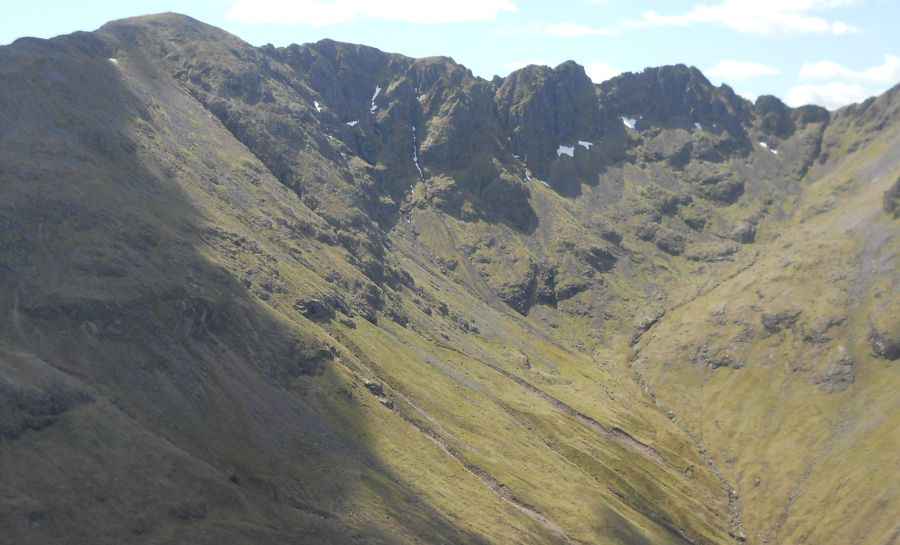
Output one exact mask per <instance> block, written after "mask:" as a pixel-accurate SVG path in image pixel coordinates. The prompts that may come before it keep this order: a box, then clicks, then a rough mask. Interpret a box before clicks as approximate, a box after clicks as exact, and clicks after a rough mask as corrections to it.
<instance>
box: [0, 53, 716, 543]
mask: <svg viewBox="0 0 900 545" xmlns="http://www.w3.org/2000/svg"><path fill="white" fill-rule="evenodd" d="M4 54H5V55H7V59H8V61H9V62H5V63H4V66H5V70H6V71H7V73H6V74H5V77H6V78H7V81H10V80H11V79H13V78H17V81H18V83H17V84H16V85H15V86H11V87H9V88H7V91H6V94H5V95H4V96H5V97H10V98H9V99H5V100H16V101H17V102H16V103H15V104H10V103H9V102H7V103H6V104H5V108H4V116H5V122H4V125H5V126H7V127H12V126H18V127H20V128H21V129H20V130H17V131H15V132H6V133H4V145H3V153H4V157H3V164H4V166H5V170H4V178H3V184H2V186H0V187H2V191H3V202H4V203H6V206H7V207H8V208H7V211H8V212H9V216H8V217H9V218H10V222H11V223H10V224H9V225H8V227H9V229H7V230H6V231H5V234H4V236H5V237H6V238H5V239H4V246H3V248H4V251H5V252H6V253H5V256H6V258H5V262H6V263H9V264H11V266H12V267H15V268H10V269H5V270H4V276H3V278H2V279H3V282H4V286H5V288H4V290H3V296H2V297H3V308H5V309H6V311H5V312H4V314H3V320H4V322H3V323H4V326H3V328H2V331H3V332H4V333H3V337H2V343H3V351H2V366H3V370H4V371H3V373H4V379H5V381H6V382H5V384H6V386H5V388H6V389H5V390H3V392H4V398H3V399H4V400H5V401H6V402H11V405H9V407H8V408H9V409H10V411H11V412H9V413H7V415H8V417H9V418H10V420H9V421H4V432H5V433H4V436H3V438H2V439H0V445H2V448H0V464H2V471H0V475H2V477H0V478H2V488H3V489H4V490H5V491H6V492H5V495H4V496H3V499H2V502H3V504H2V509H0V513H2V518H0V523H2V528H3V534H2V535H3V536H4V537H3V539H4V540H7V541H8V540H12V542H15V543H27V542H42V541H46V540H54V541H60V542H73V543H74V542H80V541H83V540H89V541H92V542H97V543H105V542H121V541H129V542H144V543H162V542H167V541H171V539H175V538H178V539H184V538H186V537H187V538H189V539H191V541H193V542H197V543H205V542H208V543H212V542H221V540H223V539H227V540H228V541H230V542H235V543H240V542H253V543H266V542H280V541H283V540H284V539H292V538H297V537H298V536H302V539H303V540H304V542H310V543H315V542H322V543H333V542H348V541H350V540H354V541H358V542H363V543H366V542H368V543H378V542H400V543H412V542H421V541H427V542H429V543H443V542H448V543H449V542H454V543H456V542H467V543H478V542H483V541H487V542H495V543H555V542H559V541H560V540H561V539H563V538H562V535H563V534H565V535H567V536H569V538H570V539H573V540H580V541H587V542H595V541H604V542H612V543H615V542H618V543H636V542H645V543H681V542H684V538H682V537H680V535H681V534H686V535H689V536H693V537H695V538H697V539H699V540H701V541H704V542H720V541H722V539H723V537H724V535H725V529H724V523H723V520H724V517H723V514H722V505H723V502H724V500H723V498H724V494H725V492H724V490H722V489H721V487H720V486H719V485H718V483H717V482H716V481H715V480H714V479H712V478H710V477H709V476H706V475H704V473H703V472H702V471H700V472H698V474H697V477H696V478H695V479H694V480H690V479H687V478H685V477H684V476H683V474H682V469H683V466H684V465H686V464H688V463H691V464H696V463H697V460H696V455H695V454H693V453H692V452H691V450H690V448H689V441H688V439H687V437H686V436H684V434H682V433H681V432H679V431H678V430H677V429H675V428H674V427H672V426H671V425H670V424H669V423H668V422H667V421H665V420H664V419H661V418H659V415H658V413H657V412H656V411H655V410H653V409H651V408H649V406H648V405H647V404H646V402H645V401H642V400H640V398H639V396H637V395H636V393H637V390H636V387H634V386H633V385H631V384H630V383H627V382H621V381H619V382H616V380H615V379H614V378H613V377H611V376H610V375H609V374H608V373H606V372H605V371H603V370H602V369H595V368H594V366H593V363H592V362H591V361H589V360H588V359H587V358H586V357H585V356H582V355H580V354H575V353H571V352H569V351H567V350H566V349H564V348H561V347H560V345H559V344H558V343H557V342H555V341H554V340H553V338H552V336H550V335H548V334H547V333H539V332H538V331H537V330H535V329H534V327H533V326H531V325H528V324H527V323H525V322H524V321H523V320H522V318H521V317H519V316H518V315H517V314H515V313H513V312H511V311H497V310H494V309H492V308H491V307H490V306H489V305H486V304H485V303H484V302H482V301H479V300H478V299H475V298H473V297H472V296H471V295H470V294H469V293H468V292H467V290H465V289H464V288H462V287H461V286H451V285H449V284H447V282H446V280H445V279H443V278H441V277H440V276H439V275H436V274H435V273H434V271H427V270H424V269H422V268H416V266H415V265H414V264H413V263H410V268H411V270H412V271H413V274H414V278H415V279H416V282H417V284H418V285H419V286H420V289H421V290H424V291H425V292H426V293H427V292H429V291H430V292H432V293H433V294H434V295H435V298H437V297H438V296H439V299H438V300H445V301H447V302H448V303H449V307H450V308H451V315H450V316H448V317H443V316H438V314H436V313H434V312H432V315H431V316H429V315H428V314H424V313H422V312H421V311H418V314H417V311H416V309H414V308H410V309H409V313H410V314H411V315H413V316H414V317H415V318H414V320H413V322H412V323H411V324H410V326H409V327H408V328H402V327H400V326H396V325H394V324H392V323H391V322H390V321H389V320H387V319H386V318H384V317H382V319H381V320H380V322H381V323H382V326H381V327H377V328H376V327H374V326H373V325H370V324H369V323H368V322H366V321H365V320H362V319H361V318H359V317H356V318H354V319H353V320H354V321H355V323H356V327H355V328H348V327H347V326H345V325H341V324H340V323H339V322H331V323H329V324H319V323H314V322H311V321H309V320H307V319H306V318H303V317H302V316H301V315H300V314H299V313H298V312H297V311H295V310H294V309H293V303H294V301H295V300H296V299H298V298H310V297H315V296H319V295H321V294H322V293H325V292H327V290H328V289H329V288H330V286H329V285H328V283H327V282H326V281H325V280H324V278H325V277H327V276H328V274H329V272H330V271H332V270H339V271H341V273H342V274H343V275H344V276H345V277H349V278H353V277H354V276H359V275H360V272H359V271H358V270H357V269H356V265H355V264H354V263H353V261H352V260H351V259H349V258H348V256H347V254H346V252H345V251H344V250H343V249H339V248H336V247H334V246H329V245H328V244H326V243H323V242H320V241H318V240H315V239H313V238H312V237H302V238H300V239H298V238H297V237H296V235H295V234H294V233H293V231H292V230H291V229H290V228H289V226H291V225H295V224H299V223H302V224H306V225H311V226H312V227H311V229H321V230H323V231H327V229H328V227H327V226H325V225H324V224H322V222H321V221H320V220H319V219H318V218H317V217H316V216H315V215H314V214H312V213H311V212H310V211H309V210H308V209H307V208H306V207H305V206H304V205H303V204H302V203H301V202H300V200H299V199H298V198H297V196H296V195H295V194H294V193H293V192H291V191H289V190H287V189H286V188H285V187H284V186H282V185H281V184H279V183H278V182H277V181H276V180H275V179H274V178H273V177H271V176H270V175H269V174H268V173H267V172H266V170H265V168H264V167H262V166H261V165H260V164H259V162H258V161H257V160H256V158H255V157H253V156H252V155H251V154H250V153H249V152H248V151H247V149H246V148H244V147H243V146H242V145H240V144H239V143H238V142H237V141H235V140H234V139H233V138H232V137H231V135H230V134H229V133H228V132H227V131H226V130H225V128H224V127H223V126H222V125H221V124H219V123H218V122H217V121H216V120H215V119H214V118H212V117H211V116H209V115H208V114H207V113H206V111H204V110H203V109H202V108H201V107H200V106H199V105H198V104H197V103H196V102H195V101H193V100H192V99H191V98H190V97H189V96H188V95H187V94H186V93H184V92H183V91H182V90H181V89H180V88H179V87H177V86H175V85H173V84H172V83H171V81H170V80H168V79H167V78H166V77H164V76H162V75H161V74H159V73H157V72H155V71H154V70H153V67H152V66H148V65H146V64H145V63H144V61H143V60H142V59H141V58H140V57H139V56H135V57H133V58H129V57H128V56H123V55H120V56H119V58H118V64H114V63H112V62H110V61H108V60H107V57H108V55H109V53H107V51H106V50H104V45H103V44H102V43H98V42H97V41H95V40H94V39H93V38H92V37H86V36H84V35H82V36H76V37H72V38H67V39H63V40H58V41H55V42H51V43H47V42H40V43H29V44H26V45H22V46H17V47H14V48H8V49H6V50H5V51H4ZM20 54H21V55H22V56H21V58H17V55H20ZM60 82H63V85H64V87H62V88H59V87H56V86H58V85H60ZM98 90H99V91H98ZM76 105H77V107H76ZM17 124H18V125H17ZM37 142H41V145H40V146H38V145H36V143H37ZM41 146H43V147H41ZM98 149H99V150H100V151H99V152H98ZM60 157H65V158H66V160H65V161H60V159H59V158H60ZM26 179H27V180H28V181H27V182H26V181H25V180H26ZM132 252H135V253H132ZM248 280H249V281H248ZM273 286H274V287H273ZM415 296H416V294H412V293H408V294H405V295H404V297H405V298H407V300H412V299H413V298H414V297H415ZM461 315H462V316H465V317H466V318H467V319H470V320H474V321H475V322H476V323H478V324H479V326H480V327H481V328H482V329H483V331H484V332H485V333H484V334H482V335H474V334H471V333H464V332H462V331H461V330H460V329H459V326H458V323H457V322H456V321H454V320H453V319H452V318H453V317H454V316H461ZM417 331H421V332H422V333H421V334H420V333H417ZM441 333H443V334H444V335H447V337H448V338H447V339H444V340H443V341H440V339H439V338H438V337H439V336H440V334H441ZM531 336H533V338H529V337H531ZM508 338H514V339H519V341H517V342H518V344H519V346H518V347H517V350H518V351H520V352H521V353H522V354H524V355H527V357H528V358H529V360H531V361H534V362H536V364H535V368H534V369H537V370H535V371H531V372H525V373H522V375H523V377H524V378H525V379H526V380H527V379H529V378H533V379H534V380H535V382H536V383H538V384H541V383H542V382H546V381H548V380H562V379H564V380H571V381H572V382H573V383H575V384H577V385H578V387H577V388H576V387H572V388H559V395H560V397H561V398H563V399H565V400H566V402H568V403H571V404H572V405H574V406H576V407H577V408H578V410H579V411H581V412H583V413H585V414H586V415H588V416H590V417H591V418H594V419H595V420H596V421H598V422H599V423H600V424H601V425H602V426H604V427H605V428H607V429H609V428H612V427H613V426H620V427H622V428H623V429H625V430H627V431H628V432H630V433H632V434H634V435H635V436H638V437H641V438H645V437H646V436H648V435H650V433H651V432H650V431H649V430H650V429H653V428H656V427H657V426H659V427H662V428H665V431H664V432H663V434H664V435H667V436H668V437H669V438H670V441H671V443H670V444H671V446H670V447H668V448H667V449H666V450H663V451H662V454H663V456H664V457H665V459H666V460H667V463H666V464H665V467H664V465H660V463H658V462H657V461H654V460H652V459H650V458H647V457H645V456H641V455H639V454H636V452H635V450H634V448H633V447H628V446H625V445H624V444H623V443H622V442H621V440H619V441H616V440H613V439H611V438H610V437H608V436H606V435H603V434H602V433H601V431H602V430H601V431H598V430H597V429H591V428H590V427H588V426H586V425H585V424H584V423H583V422H581V421H579V420H577V419H576V418H574V417H573V416H571V414H568V413H566V412H565V410H563V409H560V408H559V407H558V406H556V405H554V404H552V403H550V402H549V401H548V400H547V399H545V398H543V397H540V396H539V395H538V394H536V393H535V392H533V391H531V390H528V389H526V388H525V387H524V386H523V385H522V384H520V383H519V382H516V381H515V380H513V379H511V378H504V376H503V375H502V374H499V373H498V372H497V371H496V370H494V369H491V368H490V366H487V365H486V364H485V362H490V364H491V365H494V366H496V367H497V368H500V369H507V368H509V367H510V366H511V365H512V364H514V362H516V361H520V360H517V359H512V360H510V358H509V356H510V355H511V354H512V351H511V347H510V346H508V343H507V341H506V339H508ZM435 340H438V341H440V342H442V343H443V344H446V345H447V346H448V347H449V348H439V347H438V346H437V344H436V343H435ZM123 358H124V360H123ZM542 366H546V367H547V369H550V370H552V371H551V372H549V373H547V374H545V373H543V372H541V367H542ZM509 372H511V373H517V372H518V370H516V369H510V370H509ZM559 377H561V378H559ZM363 379H376V380H378V381H380V382H383V383H385V384H386V385H387V386H386V392H387V394H388V396H390V397H391V398H392V399H393V402H394V407H395V409H394V410H388V409H387V408H386V407H385V406H383V405H382V404H381V403H379V401H378V400H377V399H376V398H375V397H374V396H373V395H372V394H371V393H370V392H368V391H367V390H366V388H365V387H364V386H363V383H362V380H363ZM576 381H577V382H576ZM598 381H601V382H602V383H605V384H608V385H609V386H607V387H606V388H607V390H611V389H617V390H624V391H622V392H621V397H620V398H618V399H617V400H615V401H613V400H610V399H608V398H607V397H606V396H602V397H598V396H597V395H596V394H594V393H591V392H590V390H591V389H595V388H596V387H597V384H598ZM627 391H632V392H633V395H628V394H627V393H626V392H627ZM82 392H83V393H82ZM405 400H408V401H405ZM414 407H418V409H415V408H414ZM642 414H643V415H645V416H640V415H642ZM648 422H650V423H653V424H649V427H648V424H647V423H648ZM23 423H24V424H23ZM426 428H430V429H433V430H434V431H435V433H434V434H429V433H423V430H426ZM426 431H427V430H426ZM430 435H434V436H435V437H437V436H438V435H439V436H440V438H441V441H440V442H435V440H433V438H432V437H431V436H430ZM669 464H671V465H672V466H673V467H667V466H668V465H669ZM76 506H77V507H76ZM704 506H705V507H704Z"/></svg>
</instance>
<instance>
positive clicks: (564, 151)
mask: <svg viewBox="0 0 900 545" xmlns="http://www.w3.org/2000/svg"><path fill="white" fill-rule="evenodd" d="M563 155H568V156H569V157H575V146H560V147H558V148H556V156H557V157H561V156H563Z"/></svg>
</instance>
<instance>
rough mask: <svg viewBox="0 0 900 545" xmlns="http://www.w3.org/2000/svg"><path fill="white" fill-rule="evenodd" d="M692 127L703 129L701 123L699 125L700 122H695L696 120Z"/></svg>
mask: <svg viewBox="0 0 900 545" xmlns="http://www.w3.org/2000/svg"><path fill="white" fill-rule="evenodd" d="M694 127H696V128H697V130H698V131H702V130H703V125H701V124H700V123H697V122H696V121H694Z"/></svg>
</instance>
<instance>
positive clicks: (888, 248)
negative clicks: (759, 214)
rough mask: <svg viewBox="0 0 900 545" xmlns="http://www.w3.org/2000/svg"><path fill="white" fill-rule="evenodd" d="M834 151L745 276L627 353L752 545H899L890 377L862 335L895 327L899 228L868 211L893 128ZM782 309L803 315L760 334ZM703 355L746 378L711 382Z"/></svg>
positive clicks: (890, 167) (898, 436) (888, 174)
mask: <svg viewBox="0 0 900 545" xmlns="http://www.w3.org/2000/svg"><path fill="white" fill-rule="evenodd" d="M844 130H845V131H848V132H849V130H848V129H844ZM838 134H839V135H840V136H839V138H840V139H843V140H844V141H854V140H857V139H859V138H861V137H862V136H861V135H857V136H855V137H854V136H853V134H852V133H850V134H841V133H838ZM837 139H838V138H836V140H837ZM837 151H838V152H837V153H834V154H833V155H832V158H831V162H830V163H829V164H827V165H825V166H823V167H819V168H818V169H817V170H814V171H813V173H812V175H811V179H812V181H811V182H809V185H808V186H807V187H806V188H805V191H804V195H803V197H802V198H800V199H799V200H798V202H797V203H796V205H795V206H794V209H795V210H796V212H795V214H794V217H793V219H792V220H790V221H789V222H788V223H787V224H786V225H785V226H784V227H783V228H782V229H781V235H780V236H778V237H777V238H775V239H774V240H772V241H771V242H769V243H768V244H766V245H765V246H764V247H763V248H761V250H760V254H761V256H760V257H759V259H757V260H756V262H755V263H754V264H753V265H752V266H750V267H749V268H747V269H746V270H745V271H743V272H742V273H740V274H738V275H737V276H735V277H734V278H732V279H730V280H727V281H725V282H722V284H721V285H719V286H718V287H717V288H716V289H714V290H711V291H709V292H707V293H706V294H704V295H703V296H702V297H699V298H697V299H695V300H693V301H691V302H690V303H689V304H687V305H685V306H683V307H681V308H680V309H678V310H676V311H675V312H673V313H672V314H671V315H669V316H668V317H667V318H666V319H665V320H664V321H663V322H661V323H660V324H659V325H658V326H656V327H654V328H653V329H651V330H650V332H649V333H648V334H646V335H645V336H644V337H643V338H642V341H641V343H640V345H639V347H638V348H639V358H638V360H637V361H636V363H635V367H636V369H638V371H639V372H640V374H641V375H642V376H643V378H644V380H645V381H646V382H647V383H648V385H650V386H651V387H652V388H653V390H654V391H655V392H656V395H657V396H658V398H659V399H660V400H661V401H662V403H663V404H664V405H665V406H667V407H668V408H671V409H672V410H674V411H675V412H676V414H677V419H678V422H679V423H680V424H681V425H683V426H684V427H685V428H687V429H689V430H691V431H692V433H694V434H695V435H697V436H698V437H699V438H700V440H701V441H702V443H703V444H704V445H706V446H707V447H708V448H710V451H711V454H712V456H713V458H714V459H716V460H718V461H719V463H720V465H721V466H722V469H723V471H724V473H725V474H726V475H727V476H728V477H729V479H731V480H732V482H734V483H735V485H736V487H737V489H738V490H739V491H740V494H741V498H740V502H741V505H742V506H743V508H744V509H743V512H744V525H745V528H746V531H747V534H748V536H749V538H750V541H751V542H764V541H765V542H768V543H803V542H809V543H823V542H834V543H841V542H846V543H849V542H853V543H875V544H881V543H891V542H893V541H895V540H896V539H897V531H898V527H897V526H896V514H897V512H898V503H897V502H898V498H897V496H896V490H897V489H898V488H900V486H898V485H900V482H898V480H897V475H898V474H897V471H896V453H897V452H898V448H900V433H898V430H900V422H898V414H900V406H898V401H900V398H898V396H897V391H898V390H897V387H898V379H900V376H898V373H897V368H896V365H893V364H892V363H891V362H889V361H885V360H884V359H882V358H879V357H877V356H876V355H875V354H874V353H873V351H872V347H871V345H870V342H869V336H870V327H871V325H870V324H871V323H872V322H873V321H875V320H878V321H883V322H884V323H892V322H893V323H894V324H896V323H897V320H898V317H897V308H896V295H895V294H896V293H897V289H898V281H900V277H898V266H900V262H898V257H897V251H898V238H897V236H896V232H897V222H896V220H895V219H892V218H891V217H890V216H889V215H887V214H885V213H884V212H883V211H882V210H881V201H882V197H883V195H884V193H885V191H886V190H887V189H888V187H890V185H891V184H892V183H893V181H894V180H895V179H896V178H897V176H898V174H900V166H898V165H897V163H896V160H895V158H896V157H897V153H898V151H900V139H898V131H897V127H896V126H893V127H891V128H890V129H889V130H886V131H883V132H882V133H880V134H878V135H877V137H876V138H875V139H874V141H871V142H869V143H868V145H867V146H866V147H865V148H862V149H860V150H859V151H856V152H853V151H851V152H849V153H848V152H847V151H846V149H845V150H840V149H838V150H837ZM841 151H843V153H841ZM892 300H893V302H892ZM885 304H887V306H886V307H885ZM782 311H789V312H796V311H800V315H799V318H798V320H797V322H796V324H795V325H794V326H793V327H788V328H786V329H784V330H782V331H779V332H777V333H768V332H766V331H765V329H764V327H763V325H762V322H761V319H762V315H763V313H768V314H774V313H777V312H782ZM703 345H706V346H708V347H710V350H709V351H708V352H710V353H713V352H716V351H719V350H721V351H724V352H725V353H727V354H728V355H729V356H731V357H732V358H733V359H735V360H739V361H741V362H743V367H741V368H739V369H733V368H729V367H721V368H718V369H712V368H710V367H709V366H708V365H706V364H705V363H703V361H698V359H697V357H696V354H697V350H698V348H700V347H701V346H703ZM847 362H852V375H853V378H854V379H855V380H853V379H850V380H849V381H848V380H847V376H848V375H847V371H846V368H847V367H848V366H849V365H850V364H848V363H847Z"/></svg>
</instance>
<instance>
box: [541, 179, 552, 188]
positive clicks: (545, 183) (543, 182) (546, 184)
mask: <svg viewBox="0 0 900 545" xmlns="http://www.w3.org/2000/svg"><path fill="white" fill-rule="evenodd" d="M538 181H539V182H541V183H542V184H544V185H545V186H547V187H550V184H548V183H547V182H545V181H544V180H538Z"/></svg>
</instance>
